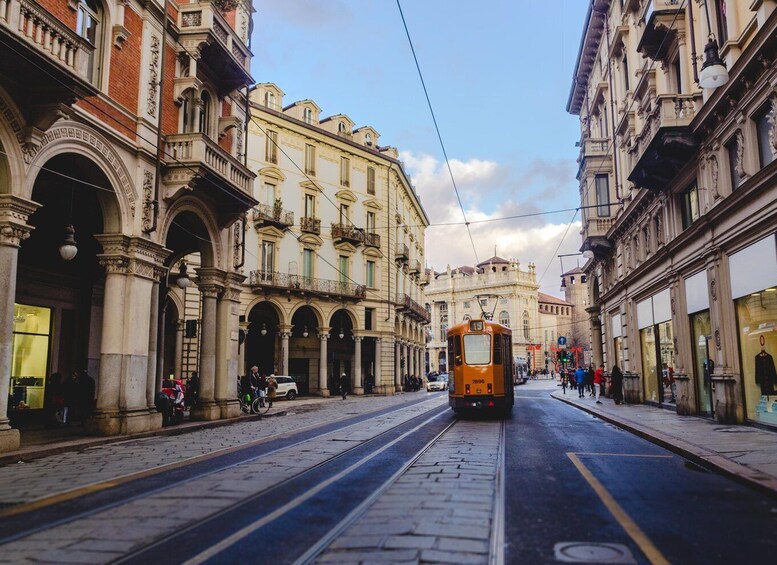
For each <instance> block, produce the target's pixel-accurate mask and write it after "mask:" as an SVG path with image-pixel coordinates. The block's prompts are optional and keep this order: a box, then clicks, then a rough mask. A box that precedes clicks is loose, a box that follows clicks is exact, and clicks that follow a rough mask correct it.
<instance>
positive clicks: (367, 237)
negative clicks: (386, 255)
mask: <svg viewBox="0 0 777 565" xmlns="http://www.w3.org/2000/svg"><path fill="white" fill-rule="evenodd" d="M364 245H365V247H374V248H375V249H380V235H379V234H377V233H365V234H364Z"/></svg>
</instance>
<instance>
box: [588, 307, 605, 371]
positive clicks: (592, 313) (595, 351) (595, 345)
mask: <svg viewBox="0 0 777 565" xmlns="http://www.w3.org/2000/svg"><path fill="white" fill-rule="evenodd" d="M585 311H586V312H587V313H588V315H589V319H590V320H591V362H592V363H593V365H594V367H598V366H599V365H600V364H601V363H603V362H604V356H603V354H602V320H601V318H600V317H599V307H598V306H591V307H590V308H586V309H585Z"/></svg>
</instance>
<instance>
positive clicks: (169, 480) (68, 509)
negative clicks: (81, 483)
mask: <svg viewBox="0 0 777 565" xmlns="http://www.w3.org/2000/svg"><path fill="white" fill-rule="evenodd" d="M424 402H426V401H420V402H415V403H412V404H410V405H403V406H402V407H400V408H397V407H390V408H386V409H382V410H379V411H375V412H372V413H367V414H362V415H358V416H354V417H350V418H343V419H340V420H338V421H334V422H327V423H325V424H323V425H315V426H310V429H306V430H295V431H293V432H284V433H283V434H279V436H272V437H266V438H262V439H260V440H257V441H255V442H250V443H248V444H243V445H241V446H239V447H235V448H229V453H227V454H219V455H215V456H210V457H209V456H198V457H195V458H192V459H194V461H192V460H187V461H182V462H178V463H177V464H176V466H175V468H172V469H170V468H168V467H167V466H164V467H163V468H159V469H152V470H150V472H152V474H151V475H150V476H149V475H148V474H147V473H148V471H146V472H141V473H136V474H134V476H133V475H131V476H129V477H124V478H123V479H125V480H124V482H123V483H121V484H112V483H113V481H105V482H103V483H99V485H88V486H87V488H85V489H81V490H82V491H83V495H82V496H73V498H70V499H68V500H64V501H61V502H58V501H53V502H52V504H51V505H49V506H33V507H31V508H29V509H28V510H27V511H26V512H16V513H14V514H13V515H10V516H2V515H0V536H1V537H0V545H6V544H10V543H12V542H14V541H16V540H22V539H24V538H29V537H31V536H35V534H39V533H42V532H46V531H48V530H51V529H53V528H58V527H67V526H68V525H69V524H73V523H76V522H79V521H83V520H86V519H89V518H92V517H96V516H99V515H100V514H101V513H106V512H110V511H111V510H113V509H117V508H119V507H122V506H127V505H128V504H132V503H133V502H134V503H138V502H142V501H144V500H146V499H151V498H153V497H156V496H160V495H164V494H165V493H166V492H170V491H171V486H170V485H171V484H174V485H176V486H175V487H172V488H178V487H179V486H180V485H181V484H186V483H192V482H193V481H200V480H206V479H208V478H209V477H215V476H217V475H218V474H219V473H225V472H229V471H230V470H234V469H237V468H239V467H240V466H245V465H250V464H251V463H252V462H256V461H259V460H262V459H266V458H275V457H278V455H279V454H281V453H282V452H284V451H286V450H291V449H293V448H297V447H299V446H303V445H305V444H308V443H315V442H320V441H324V439H325V438H326V436H328V435H331V434H333V433H337V432H343V430H348V429H350V428H354V427H358V426H359V425H360V424H363V423H364V422H366V421H375V419H380V418H384V417H390V416H391V415H394V414H397V413H401V412H403V411H407V410H413V409H416V410H417V409H419V407H420V405H422V404H424ZM433 412H435V413H437V415H438V416H439V414H442V413H444V408H443V407H437V408H434V409H433ZM427 414H428V411H424V412H423V413H421V414H418V415H415V416H411V417H409V418H408V419H403V420H402V421H401V422H399V423H398V424H396V425H391V426H389V427H388V428H387V429H385V430H383V431H380V432H379V433H377V434H376V435H374V436H373V437H371V438H369V439H367V440H366V441H359V442H358V444H357V445H354V446H346V448H345V449H344V450H341V451H340V452H338V453H336V454H335V455H333V456H332V457H328V458H326V459H325V460H324V461H322V462H321V463H319V464H317V465H314V466H313V467H311V468H310V469H306V470H304V471H303V473H302V474H304V473H308V472H310V471H311V470H313V469H317V468H319V467H321V466H322V465H327V464H330V465H331V464H332V462H334V461H337V460H338V459H342V458H343V457H347V454H349V453H351V452H353V451H355V450H359V449H360V448H363V446H365V445H367V444H370V443H375V442H379V441H380V440H381V439H382V438H384V437H386V436H389V435H391V434H392V433H396V430H397V429H400V428H402V427H404V426H407V425H408V424H409V423H413V422H415V421H417V420H418V419H421V418H423V417H424V416H425V415H427ZM153 471H157V472H156V473H153ZM95 486H99V487H105V488H102V489H99V490H97V491H96V492H95V491H93V490H92V489H94V488H95ZM76 494H77V493H76ZM257 494H261V492H260V493H257ZM38 504H39V502H38ZM242 504H245V503H244V502H243V501H241V502H238V503H237V504H234V505H230V507H232V506H240V505H242ZM175 507H176V505H175V502H174V501H171V510H172V511H175ZM228 509H229V508H226V509H224V510H228ZM220 514H221V512H218V513H217V515H220ZM207 519H208V517H205V518H203V520H207ZM152 545H153V544H152Z"/></svg>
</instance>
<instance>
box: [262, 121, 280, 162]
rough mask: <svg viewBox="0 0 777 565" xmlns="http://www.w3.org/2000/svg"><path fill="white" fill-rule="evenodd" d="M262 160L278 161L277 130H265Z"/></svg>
mask: <svg viewBox="0 0 777 565" xmlns="http://www.w3.org/2000/svg"><path fill="white" fill-rule="evenodd" d="M264 160H265V161H267V162H268V163H275V164H277V163H278V132H277V131H272V130H269V129H268V130H267V145H265V147H264Z"/></svg>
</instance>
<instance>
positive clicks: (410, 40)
mask: <svg viewBox="0 0 777 565" xmlns="http://www.w3.org/2000/svg"><path fill="white" fill-rule="evenodd" d="M397 8H399V15H400V16H401V17H402V25H403V26H404V28H405V34H406V35H407V42H408V43H409V44H410V51H411V52H412V53H413V60H414V61H415V68H416V69H417V70H418V78H419V79H421V86H422V87H423V89H424V95H425V96H426V103H427V105H428V106H429V113H430V114H431V115H432V122H434V129H435V131H436V132H437V139H438V140H439V141H440V147H441V148H442V154H443V156H444V157H445V165H446V166H447V167H448V174H449V175H450V177H451V183H453V190H454V192H455V193H456V200H457V201H458V203H459V208H460V209H461V215H462V217H463V218H464V225H465V226H466V227H467V235H469V241H470V243H471V244H472V252H473V253H474V254H475V264H476V265H477V264H478V263H480V261H479V260H478V252H477V249H475V240H474V239H472V231H471V230H470V229H469V224H470V223H469V221H468V220H467V213H466V212H465V211H464V205H463V204H462V202H461V196H460V195H459V188H458V187H457V186H456V179H455V178H454V177H453V169H451V162H450V160H449V159H448V152H447V151H446V150H445V143H443V140H442V134H441V133H440V128H439V126H438V125H437V118H436V117H435V115H434V108H433V107H432V101H431V99H430V98H429V91H428V90H427V89H426V82H425V81H424V75H423V73H422V72H421V65H420V64H419V63H418V57H417V56H416V53H415V47H413V40H412V39H411V38H410V30H409V29H408V27H407V22H406V21H405V14H404V12H402V4H401V3H400V0H397Z"/></svg>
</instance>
